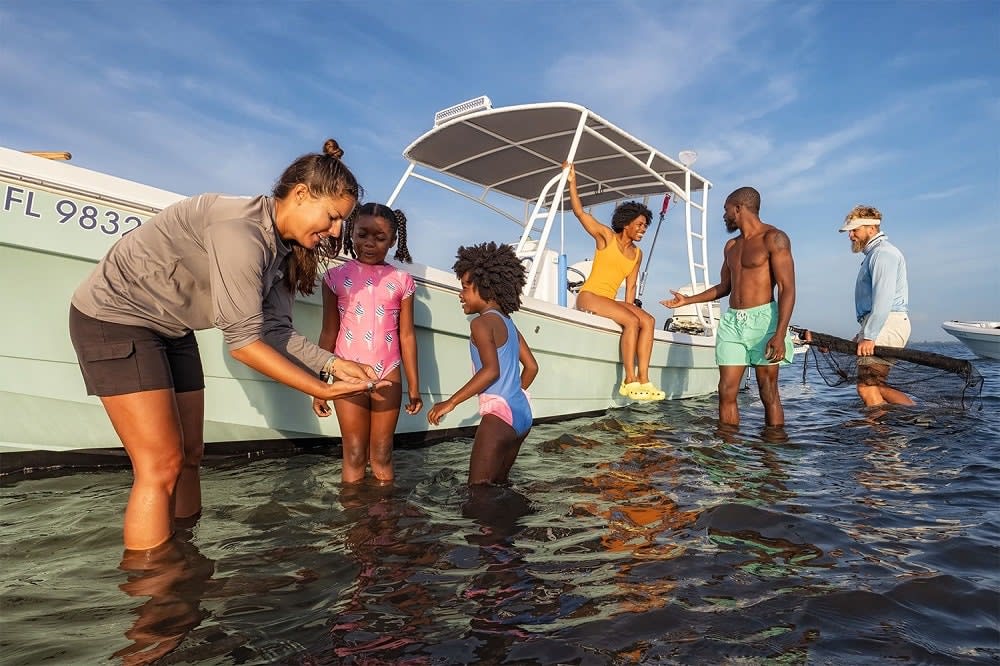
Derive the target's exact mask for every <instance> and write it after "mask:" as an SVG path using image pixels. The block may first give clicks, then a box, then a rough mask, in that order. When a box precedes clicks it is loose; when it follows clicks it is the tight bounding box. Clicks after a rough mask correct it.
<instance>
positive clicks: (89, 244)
mask: <svg viewBox="0 0 1000 666" xmlns="http://www.w3.org/2000/svg"><path fill="white" fill-rule="evenodd" d="M404 156H405V158H406V159H407V161H408V165H407V167H406V170H405V172H404V174H403V176H402V178H401V180H400V181H399V184H398V185H397V187H396V188H395V191H394V192H393V193H392V195H391V196H390V197H389V203H390V204H392V203H394V202H395V201H396V200H397V199H398V198H400V194H401V192H403V190H404V188H403V186H404V184H405V183H408V182H410V181H415V182H414V185H417V184H418V183H419V184H423V185H426V184H430V185H436V186H438V187H440V188H442V189H443V191H444V193H445V194H446V195H447V194H452V195H458V198H459V199H460V198H461V197H464V198H466V199H469V200H471V201H472V202H473V203H476V204H479V207H480V210H481V212H482V213H495V214H496V215H494V216H493V218H494V219H497V220H498V221H502V220H503V219H504V218H506V219H507V220H510V221H513V222H515V223H516V224H517V226H516V227H512V228H510V229H508V228H507V227H502V226H499V224H497V226H496V227H495V228H494V229H493V230H491V232H490V233H489V234H488V235H487V236H486V237H483V236H478V237H477V236H472V237H467V238H462V239H461V242H463V243H466V244H468V243H474V242H479V241H483V240H488V239H490V238H496V239H498V240H509V241H511V242H512V243H513V244H514V245H515V247H516V251H517V253H518V255H519V256H520V257H522V258H523V260H524V263H525V265H526V266H527V267H528V284H527V286H526V288H525V290H524V294H523V295H524V303H523V307H522V308H521V310H520V311H519V312H517V313H515V314H514V320H515V321H516V322H517V325H518V327H519V328H520V330H521V331H522V333H523V335H524V336H525V338H526V339H527V340H528V342H529V344H530V345H531V348H532V350H533V351H534V353H535V355H536V357H537V358H538V363H539V366H540V367H541V368H542V370H541V372H540V374H539V376H538V379H537V380H536V382H535V383H534V384H532V386H531V391H532V396H533V397H532V400H533V405H534V411H535V416H536V418H538V419H556V418H566V417H570V416H576V415H582V414H590V413H600V412H601V411H603V410H605V409H607V408H609V407H614V406H619V405H622V404H624V403H625V402H626V401H625V400H624V399H622V398H621V396H619V395H618V385H619V382H620V381H621V379H622V367H621V363H620V361H619V353H618V348H619V338H620V335H621V329H620V328H619V327H618V326H617V325H616V324H615V323H614V322H612V321H611V320H609V319H605V318H603V317H598V316H596V315H593V314H590V313H586V312H581V311H579V310H576V309H574V308H573V302H574V300H575V298H576V294H575V293H574V292H573V291H572V289H571V288H570V287H571V284H570V281H571V280H575V279H576V278H578V277H579V275H578V272H579V271H574V270H570V267H569V266H568V265H567V263H568V262H566V261H565V258H564V257H563V256H561V255H562V242H561V239H562V236H563V230H562V225H561V222H562V217H563V216H562V215H561V214H559V213H561V211H563V210H565V209H566V208H568V207H569V205H568V199H567V194H566V172H565V171H564V170H563V169H562V164H563V162H564V161H566V160H570V161H574V162H575V163H576V173H577V181H578V183H579V188H580V197H581V199H582V200H583V203H584V205H585V206H593V205H598V204H603V203H609V204H610V203H615V202H618V201H621V200H625V199H634V198H638V199H641V198H644V197H653V196H662V195H663V193H664V192H670V193H671V194H672V196H673V197H674V198H675V199H676V201H677V202H678V206H677V207H678V208H680V209H682V212H683V222H684V225H685V231H686V238H687V242H686V243H684V244H682V247H681V248H677V249H681V252H677V253H676V254H680V255H682V257H683V258H681V257H677V258H675V259H674V261H675V262H677V263H682V265H686V266H687V268H688V275H689V278H690V282H691V283H692V284H693V285H695V286H694V287H693V288H695V289H697V290H701V289H704V288H706V287H707V286H708V284H709V282H708V275H709V272H708V261H707V258H706V253H707V240H706V238H707V221H708V203H707V202H708V191H709V189H710V187H711V183H710V182H709V181H708V180H706V179H705V178H703V177H702V176H700V175H699V174H697V173H695V172H694V171H692V170H691V169H690V168H689V167H688V165H689V164H690V162H691V160H690V159H688V160H686V162H687V163H684V162H682V161H678V160H675V159H674V158H672V157H669V156H667V155H666V154H665V153H663V152H661V151H659V150H657V149H656V148H653V147H652V146H650V145H648V144H646V143H643V142H642V141H640V140H639V139H636V138H635V137H633V136H631V135H629V134H627V133H626V132H625V131H624V130H622V129H619V128H618V127H616V126H615V125H612V124H611V123H610V122H608V121H606V120H604V119H603V118H601V117H600V116H598V115H596V114H594V113H593V112H591V111H590V110H589V109H586V108H584V107H582V106H579V105H576V104H569V103H558V102H555V103H545V104H527V105H522V106H513V107H504V108H497V109H494V108H492V105H491V104H490V102H489V99H488V98H485V97H484V98H480V99H478V100H470V102H468V103H464V104H460V105H457V106H455V107H451V108H449V109H445V110H444V111H442V112H439V113H438V115H437V116H436V117H435V122H434V126H433V128H432V129H430V130H429V131H427V132H426V133H425V134H424V135H422V136H421V137H420V138H418V139H417V140H416V141H414V142H413V143H412V144H411V145H410V146H409V147H407V148H406V150H405V152H404ZM442 177H444V178H447V179H448V180H447V181H444V180H441V178H442ZM408 190H409V188H407V191H406V192H403V194H404V195H405V194H408ZM181 198H182V196H181V195H180V194H175V193H173V192H167V191H164V190H160V189H156V188H154V187H150V186H148V185H142V184H139V183H135V182H132V181H128V180H124V179H121V178H115V177H113V176H110V175H107V174H104V173H98V172H95V171H91V170H88V169H83V168H80V167H78V166H74V165H71V164H67V163H65V162H58V161H51V160H49V159H42V158H41V157H39V156H34V155H28V154H25V153H22V152H19V151H14V150H10V149H6V148H0V201H3V205H2V206H0V301H2V302H3V304H4V312H5V315H6V323H5V325H4V327H3V329H2V330H0V349H3V351H2V352H0V414H3V415H4V418H3V419H0V463H3V464H2V465H0V467H2V468H8V464H7V462H8V461H7V460H4V457H5V456H7V455H8V454H14V455H19V454H31V460H32V461H33V462H32V463H31V464H32V465H46V464H50V463H52V464H57V461H58V460H59V459H58V458H53V457H52V456H50V455H46V456H44V457H42V456H40V455H38V454H40V453H41V452H46V453H49V454H51V453H63V454H65V453H70V452H78V451H83V450H87V451H90V452H93V451H95V450H103V449H118V448H119V447H120V443H119V440H118V437H117V436H116V435H115V433H114V431H113V429H112V428H111V424H110V422H109V421H108V418H107V416H106V414H105V413H104V410H103V409H102V408H101V405H100V402H99V401H98V400H97V399H96V398H93V397H88V396H87V395H86V391H85V389H84V386H83V381H82V378H81V376H80V371H79V368H78V366H77V360H76V355H75V353H74V352H73V348H72V345H71V344H70V340H69V335H68V332H67V317H68V312H69V301H70V297H71V296H72V294H73V290H74V289H76V287H77V285H78V284H80V282H81V281H82V280H83V279H84V277H86V276H87V274H89V273H90V271H91V270H93V267H94V265H95V264H96V263H97V261H98V260H99V259H100V258H101V257H102V256H104V254H105V253H106V252H107V251H108V248H109V247H110V246H111V245H112V244H113V243H114V242H115V241H116V240H118V239H119V238H121V237H122V236H124V235H125V234H127V233H129V232H131V231H133V230H134V229H136V228H138V227H139V226H140V225H141V224H145V223H146V221H147V220H149V218H150V217H152V216H153V215H154V214H155V213H156V212H158V211H159V210H160V209H162V208H164V207H165V206H168V205H170V204H172V203H174V202H176V201H178V200H180V199H181ZM451 198H452V200H453V202H454V199H455V198H456V197H451ZM403 199H404V201H403V205H404V207H405V206H406V199H405V196H404V197H403ZM418 224H420V225H421V226H419V227H417V225H416V224H415V225H414V227H415V228H420V229H426V230H427V231H426V232H425V233H433V232H435V230H437V231H438V232H441V230H443V229H444V228H445V227H446V226H449V225H450V226H454V225H453V222H451V221H449V220H448V219H447V216H445V219H443V220H435V219H428V220H421V221H420V222H419V223H418ZM513 229H516V233H511V231H512V230H513ZM578 231H579V230H578V229H577V228H576V224H575V223H574V224H573V225H572V229H571V232H578ZM555 239H558V240H559V242H558V243H550V240H555ZM449 243H454V244H455V245H457V244H458V243H459V239H456V240H454V241H449ZM550 245H555V247H551V246H550ZM684 250H686V253H685V252H684ZM650 254H652V253H650ZM684 254H686V256H683V255H684ZM647 266H648V263H647ZM406 270H407V271H409V272H410V273H411V274H412V275H413V278H414V281H415V282H416V285H417V292H416V298H415V303H414V306H415V307H414V320H415V323H416V328H417V338H418V345H417V347H418V353H419V356H420V379H421V386H420V392H421V393H422V394H423V399H424V405H426V406H427V407H428V408H429V407H430V405H432V404H434V403H435V402H437V401H439V400H441V399H442V398H443V397H445V396H448V395H451V394H452V393H454V392H455V391H456V390H457V389H458V388H459V387H461V386H462V384H464V383H465V382H466V381H467V380H468V378H469V376H470V367H471V365H470V361H469V342H468V337H469V324H468V320H467V318H466V317H465V316H464V315H463V314H462V311H461V308H460V307H459V303H458V293H459V286H460V285H459V283H458V280H456V279H455V276H454V274H453V273H452V272H451V271H450V270H447V269H442V268H434V267H431V266H424V265H420V264H412V265H409V266H407V267H406ZM567 273H568V274H569V275H567ZM715 307H716V308H717V307H718V306H715ZM709 312H711V308H708V309H705V310H704V311H699V310H696V311H694V312H692V313H690V314H689V315H688V319H689V320H691V322H694V321H696V320H700V321H698V323H699V324H700V326H698V327H697V331H691V332H683V331H679V330H678V331H656V334H655V338H654V342H653V357H652V362H651V366H650V379H651V380H652V381H653V382H654V383H656V384H658V385H659V386H661V387H662V389H663V390H664V391H665V392H666V394H667V398H668V399H678V398H688V397H692V396H700V395H706V394H709V393H713V392H714V391H715V390H716V385H717V383H718V378H719V373H718V368H717V366H716V365H715V359H714V349H715V335H714V333H715V329H714V320H715V317H712V316H711V315H709V316H708V317H706V316H705V314H708V313H709ZM321 319H322V306H321V301H320V299H319V295H318V294H315V295H313V296H310V297H303V298H300V299H298V301H297V303H296V308H295V324H296V328H298V329H299V330H300V331H302V332H303V334H305V335H307V336H309V337H311V338H312V339H314V340H315V339H316V337H317V336H318V335H319V331H320V328H321ZM197 337H198V341H199V345H200V348H201V355H202V362H203V365H204V368H205V383H206V394H205V399H206V401H205V441H206V442H207V444H208V447H207V449H208V453H212V452H214V451H219V452H222V451H228V452H234V451H242V450H248V451H256V450H261V449H263V448H265V447H263V446H261V445H260V443H261V442H264V441H275V440H277V441H288V440H298V441H302V440H309V439H313V438H327V437H339V435H340V431H339V427H338V424H337V419H335V418H329V419H318V418H317V417H316V416H315V415H314V414H313V413H312V409H311V403H310V401H309V400H308V399H307V398H306V397H305V396H303V395H302V394H300V393H298V392H296V391H293V390H291V389H288V388H286V387H284V386H282V385H280V384H278V383H276V382H273V381H271V380H270V379H268V378H266V377H264V376H262V375H259V374H257V373H255V372H254V371H253V370H251V369H250V368H248V367H246V366H244V365H242V364H240V363H237V362H235V361H233V360H232V358H231V357H230V356H229V354H228V353H226V347H225V345H224V343H223V340H222V335H221V333H220V332H219V331H217V330H215V329H210V330H206V331H198V333H197ZM478 420H479V413H478V406H477V404H476V401H474V400H469V401H467V402H466V403H464V404H463V405H462V406H461V407H460V408H458V409H456V410H455V412H454V414H452V415H450V416H449V418H448V419H447V423H446V424H443V425H442V427H432V426H428V424H427V416H426V411H425V412H424V413H422V414H417V415H415V416H409V415H407V414H405V413H403V414H401V415H400V422H399V429H398V431H397V432H398V433H399V434H406V435H410V436H414V437H417V438H425V437H428V436H442V435H445V434H448V433H449V432H451V433H452V434H454V433H456V432H459V431H462V430H467V429H470V428H472V427H474V426H475V424H476V423H477V422H478ZM429 431H434V432H429ZM258 447H259V448H258ZM267 448H270V447H267ZM10 463H11V464H10V467H16V466H17V465H18V464H19V463H18V462H16V461H15V460H10ZM20 464H21V465H24V464H27V463H25V462H24V461H22V462H21V463H20ZM0 473H3V469H0Z"/></svg>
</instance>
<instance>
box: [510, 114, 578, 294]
mask: <svg viewBox="0 0 1000 666" xmlns="http://www.w3.org/2000/svg"><path fill="white" fill-rule="evenodd" d="M588 114H589V112H588V111H583V112H581V113H580V122H579V123H577V126H576V132H574V133H573V142H572V143H571V144H570V146H569V152H568V153H567V154H566V161H567V162H572V161H573V160H574V159H575V158H576V151H577V149H578V148H579V147H580V138H581V137H582V136H583V132H584V130H586V129H587V116H588ZM568 174H569V169H560V170H559V175H558V176H556V177H555V178H553V179H552V180H550V181H549V182H548V183H547V184H546V186H545V188H544V189H543V190H542V193H541V195H540V196H539V197H538V201H536V202H535V210H534V212H532V214H531V217H529V218H528V219H527V220H525V223H524V233H523V234H521V240H520V242H518V244H517V247H518V249H519V250H522V251H523V250H524V247H525V244H526V243H527V241H528V234H529V232H530V231H531V228H532V226H534V222H535V220H536V219H537V218H539V217H542V213H541V209H542V207H543V205H547V208H548V210H547V211H546V212H545V214H544V215H545V226H543V227H542V233H541V234H540V235H539V238H538V244H537V245H536V246H535V254H534V257H533V258H532V260H531V266H530V267H529V268H528V279H527V281H526V282H525V285H524V293H525V294H526V295H529V296H534V295H535V290H536V288H537V285H536V284H535V279H536V278H537V277H538V267H539V265H540V264H541V263H542V256H543V255H544V253H545V247H546V245H547V244H548V241H549V233H550V232H551V231H552V223H553V222H554V221H555V219H556V211H557V210H558V208H559V206H557V205H556V202H559V201H562V195H563V190H565V189H566V177H567V175H568ZM553 184H554V185H555V188H554V190H553V187H552V186H553ZM550 191H551V192H552V196H551V198H550V199H549V197H548V196H547V195H548V194H549V192H550ZM547 199H548V203H547V204H546V200H547Z"/></svg>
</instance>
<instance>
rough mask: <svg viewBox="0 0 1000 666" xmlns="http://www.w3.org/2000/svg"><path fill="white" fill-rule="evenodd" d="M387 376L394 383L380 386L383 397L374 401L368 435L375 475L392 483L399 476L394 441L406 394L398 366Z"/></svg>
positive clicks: (381, 480)
mask: <svg viewBox="0 0 1000 666" xmlns="http://www.w3.org/2000/svg"><path fill="white" fill-rule="evenodd" d="M387 379H389V380H391V381H392V384H390V385H389V386H387V387H385V388H384V389H380V390H379V393H380V396H381V399H380V400H376V399H372V401H371V404H372V410H371V433H370V434H369V436H368V457H369V463H370V464H371V467H372V476H374V477H375V480H376V481H378V482H379V483H383V484H389V483H392V482H393V480H394V479H395V476H396V474H395V472H394V470H393V467H392V443H393V438H394V436H395V434H396V424H397V423H399V407H400V405H401V404H402V403H401V400H402V397H403V384H402V383H401V382H400V376H399V369H398V368H397V369H396V370H394V371H393V373H392V374H391V375H389V376H388V377H387Z"/></svg>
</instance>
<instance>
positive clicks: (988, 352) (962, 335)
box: [941, 321, 1000, 359]
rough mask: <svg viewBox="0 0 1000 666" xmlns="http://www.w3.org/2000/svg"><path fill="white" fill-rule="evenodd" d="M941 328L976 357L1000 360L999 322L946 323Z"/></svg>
mask: <svg viewBox="0 0 1000 666" xmlns="http://www.w3.org/2000/svg"><path fill="white" fill-rule="evenodd" d="M941 328H943V329H944V330H945V331H947V332H948V333H950V334H952V335H954V336H955V337H956V338H958V339H959V341H961V343H962V344H964V345H965V346H966V347H968V348H969V350H970V351H972V353H973V354H975V355H976V356H982V357H983V358H996V359H1000V321H946V322H944V323H943V324H941Z"/></svg>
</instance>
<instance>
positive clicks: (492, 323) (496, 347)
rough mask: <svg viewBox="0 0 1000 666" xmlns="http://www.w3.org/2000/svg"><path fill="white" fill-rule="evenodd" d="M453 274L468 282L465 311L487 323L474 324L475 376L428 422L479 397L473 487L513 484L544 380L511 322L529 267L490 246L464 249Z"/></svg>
mask: <svg viewBox="0 0 1000 666" xmlns="http://www.w3.org/2000/svg"><path fill="white" fill-rule="evenodd" d="M453 268H454V271H455V275H456V276H457V277H458V278H459V279H460V280H461V281H462V291H461V292H460V293H459V297H458V298H459V301H461V303H462V310H463V311H464V312H465V314H477V315H479V316H478V317H476V318H475V319H473V320H472V321H471V322H470V324H469V328H470V331H471V338H470V340H469V351H470V353H471V355H472V364H473V367H474V368H475V374H473V375H472V379H470V380H469V381H468V382H466V384H465V386H463V387H462V388H460V389H459V390H458V391H456V392H455V395H453V396H451V397H450V398H448V399H447V400H445V401H443V402H439V403H437V404H436V405H434V406H433V407H432V408H431V410H430V412H428V413H427V421H428V422H429V423H431V424H433V425H437V424H438V423H440V421H441V418H442V417H443V416H444V415H445V414H447V413H448V412H450V411H452V410H453V409H455V407H457V406H458V405H459V404H461V403H463V402H465V401H466V400H468V399H469V398H471V397H472V396H474V395H476V394H478V395H479V413H480V415H482V420H481V421H480V422H479V427H478V428H477V429H476V439H475V442H474V443H473V445H472V456H471V458H470V460H469V484H470V485H479V484H494V485H496V484H505V483H508V482H509V479H508V476H509V473H510V468H511V467H513V465H514V460H515V459H516V458H517V454H518V451H520V449H521V443H522V442H524V438H525V437H527V436H528V431H529V430H531V423H532V415H531V405H530V404H529V402H528V395H527V393H526V392H525V391H526V389H527V388H528V386H530V385H531V382H532V381H534V379H535V375H537V374H538V363H537V362H536V361H535V357H534V356H533V355H532V353H531V350H530V349H528V345H527V343H525V341H524V337H523V336H522V335H521V334H520V332H518V330H517V327H516V326H514V322H513V321H511V319H510V313H511V312H514V311H516V310H518V309H519V308H520V307H521V289H522V288H523V287H524V283H525V274H524V266H523V265H522V264H521V262H520V261H519V260H518V258H517V256H516V255H515V254H514V249H513V248H512V247H511V246H509V245H497V244H496V243H492V242H490V243H482V244H480V245H474V246H472V247H460V248H459V249H458V260H457V261H456V262H455V265H454V266H453Z"/></svg>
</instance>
